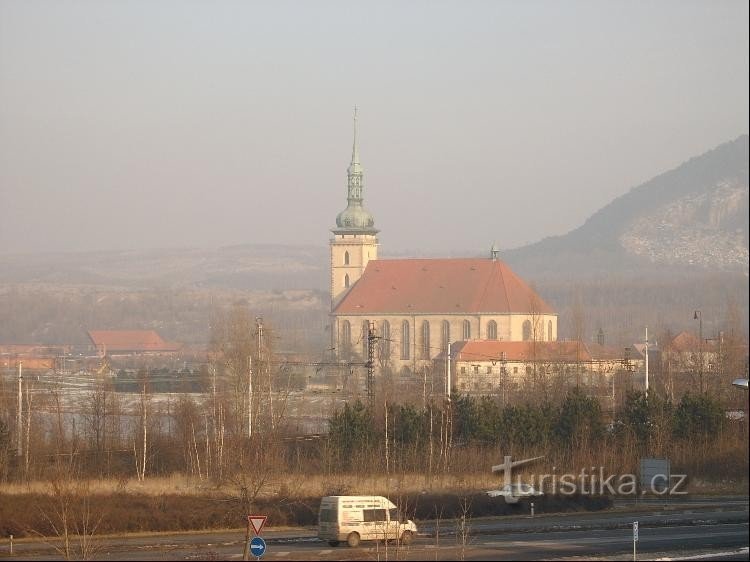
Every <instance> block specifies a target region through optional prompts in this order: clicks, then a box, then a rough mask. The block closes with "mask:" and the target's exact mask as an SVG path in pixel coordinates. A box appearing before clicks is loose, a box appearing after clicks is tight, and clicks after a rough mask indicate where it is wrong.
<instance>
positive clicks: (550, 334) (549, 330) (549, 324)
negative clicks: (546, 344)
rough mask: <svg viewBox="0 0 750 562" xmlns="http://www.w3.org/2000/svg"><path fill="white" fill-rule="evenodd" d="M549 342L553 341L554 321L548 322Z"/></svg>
mask: <svg viewBox="0 0 750 562" xmlns="http://www.w3.org/2000/svg"><path fill="white" fill-rule="evenodd" d="M547 341H552V320H550V321H548V322H547Z"/></svg>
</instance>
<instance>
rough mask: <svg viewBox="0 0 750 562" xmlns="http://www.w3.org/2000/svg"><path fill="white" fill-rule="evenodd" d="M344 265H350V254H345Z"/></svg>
mask: <svg viewBox="0 0 750 562" xmlns="http://www.w3.org/2000/svg"><path fill="white" fill-rule="evenodd" d="M344 265H349V252H344Z"/></svg>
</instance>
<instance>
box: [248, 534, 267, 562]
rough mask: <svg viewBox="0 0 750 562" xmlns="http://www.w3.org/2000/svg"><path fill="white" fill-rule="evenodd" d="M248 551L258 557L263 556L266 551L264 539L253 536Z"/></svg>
mask: <svg viewBox="0 0 750 562" xmlns="http://www.w3.org/2000/svg"><path fill="white" fill-rule="evenodd" d="M250 552H251V553H252V555H253V556H257V557H258V558H260V557H261V556H263V555H264V554H265V553H266V541H264V540H263V539H262V538H261V537H253V539H252V540H251V541H250Z"/></svg>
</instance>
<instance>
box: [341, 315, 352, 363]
mask: <svg viewBox="0 0 750 562" xmlns="http://www.w3.org/2000/svg"><path fill="white" fill-rule="evenodd" d="M339 347H340V348H341V351H342V353H343V354H344V355H348V354H349V351H350V350H351V347H352V325H351V324H349V320H344V321H343V322H342V323H341V345H340V346H339Z"/></svg>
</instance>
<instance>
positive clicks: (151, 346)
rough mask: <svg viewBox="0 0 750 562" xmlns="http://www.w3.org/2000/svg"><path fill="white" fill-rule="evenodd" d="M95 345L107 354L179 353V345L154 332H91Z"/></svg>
mask: <svg viewBox="0 0 750 562" xmlns="http://www.w3.org/2000/svg"><path fill="white" fill-rule="evenodd" d="M89 337H90V338H91V341H92V342H94V345H95V346H96V347H97V348H98V349H100V350H104V351H106V352H108V353H109V352H115V351H177V350H178V349H179V348H180V345H179V344H176V343H171V342H167V341H164V340H163V339H162V337H161V336H160V335H159V334H158V333H156V332H155V331H154V330H91V331H89Z"/></svg>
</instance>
